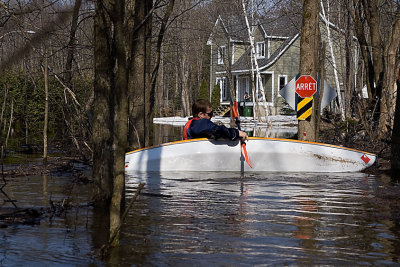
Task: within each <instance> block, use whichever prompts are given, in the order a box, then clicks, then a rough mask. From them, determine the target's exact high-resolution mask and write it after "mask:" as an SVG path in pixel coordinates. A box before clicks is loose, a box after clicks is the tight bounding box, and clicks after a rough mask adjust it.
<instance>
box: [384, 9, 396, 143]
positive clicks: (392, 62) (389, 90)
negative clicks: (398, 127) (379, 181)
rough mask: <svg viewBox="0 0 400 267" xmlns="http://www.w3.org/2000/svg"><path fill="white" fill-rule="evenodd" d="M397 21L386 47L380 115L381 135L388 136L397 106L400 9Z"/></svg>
mask: <svg viewBox="0 0 400 267" xmlns="http://www.w3.org/2000/svg"><path fill="white" fill-rule="evenodd" d="M396 18H397V19H396V21H395V23H394V24H393V26H392V29H391V30H392V31H391V32H390V38H389V43H388V44H387V47H386V49H385V56H386V66H385V69H386V70H385V72H384V78H383V80H384V86H383V88H384V89H385V93H383V94H382V99H381V106H380V107H381V108H380V117H379V137H380V138H386V137H387V135H388V134H390V129H392V126H393V115H394V108H395V106H396V92H395V83H394V82H393V81H394V80H396V73H395V71H394V70H395V69H396V64H397V52H398V50H399V45H400V10H398V11H397V16H396Z"/></svg>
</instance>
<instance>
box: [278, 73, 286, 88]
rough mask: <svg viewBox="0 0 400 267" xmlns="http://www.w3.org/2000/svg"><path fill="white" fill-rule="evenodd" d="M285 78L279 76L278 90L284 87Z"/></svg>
mask: <svg viewBox="0 0 400 267" xmlns="http://www.w3.org/2000/svg"><path fill="white" fill-rule="evenodd" d="M286 79H287V76H279V90H281V89H282V88H283V87H285V85H286V83H287V82H286Z"/></svg>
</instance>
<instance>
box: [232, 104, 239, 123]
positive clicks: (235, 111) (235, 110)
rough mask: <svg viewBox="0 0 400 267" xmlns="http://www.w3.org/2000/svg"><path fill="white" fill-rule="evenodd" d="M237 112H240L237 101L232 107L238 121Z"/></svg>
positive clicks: (234, 116)
mask: <svg viewBox="0 0 400 267" xmlns="http://www.w3.org/2000/svg"><path fill="white" fill-rule="evenodd" d="M237 111H238V106H237V102H236V101H235V102H234V103H233V106H232V114H233V118H234V119H236V118H237V117H238V113H237Z"/></svg>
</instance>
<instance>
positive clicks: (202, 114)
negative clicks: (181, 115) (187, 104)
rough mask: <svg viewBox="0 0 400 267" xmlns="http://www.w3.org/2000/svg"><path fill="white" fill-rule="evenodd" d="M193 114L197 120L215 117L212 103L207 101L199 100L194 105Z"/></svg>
mask: <svg viewBox="0 0 400 267" xmlns="http://www.w3.org/2000/svg"><path fill="white" fill-rule="evenodd" d="M192 114H193V117H195V118H200V119H209V120H210V119H211V117H212V115H213V109H212V105H211V103H210V101H208V100H205V99H198V100H197V101H196V102H194V103H193V106H192Z"/></svg>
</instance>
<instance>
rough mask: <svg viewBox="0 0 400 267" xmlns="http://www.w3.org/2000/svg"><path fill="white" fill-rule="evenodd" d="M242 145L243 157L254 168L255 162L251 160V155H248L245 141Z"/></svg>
mask: <svg viewBox="0 0 400 267" xmlns="http://www.w3.org/2000/svg"><path fill="white" fill-rule="evenodd" d="M241 147H242V155H243V158H244V159H245V160H246V162H247V164H249V166H250V168H253V163H252V162H251V160H250V158H249V155H247V149H246V144H245V143H244V142H243V143H242V145H241Z"/></svg>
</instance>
